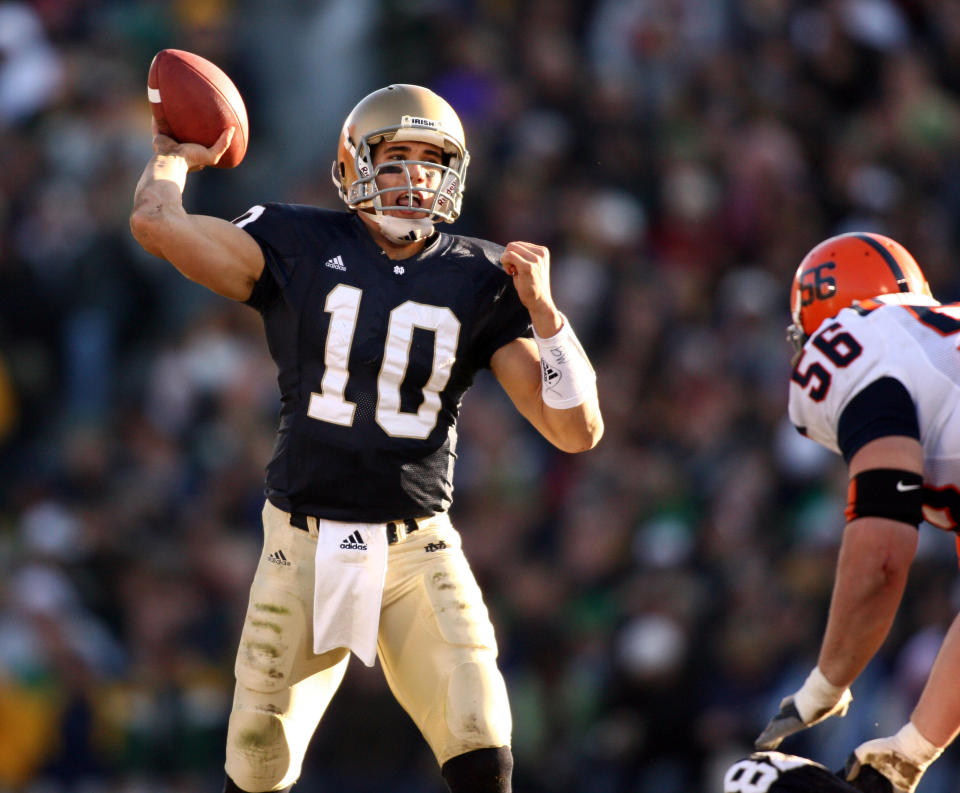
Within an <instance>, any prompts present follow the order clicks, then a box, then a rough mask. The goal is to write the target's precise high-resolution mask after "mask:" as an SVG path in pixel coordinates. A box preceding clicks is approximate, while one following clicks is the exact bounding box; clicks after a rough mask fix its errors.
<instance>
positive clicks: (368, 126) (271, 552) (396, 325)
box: [131, 85, 603, 793]
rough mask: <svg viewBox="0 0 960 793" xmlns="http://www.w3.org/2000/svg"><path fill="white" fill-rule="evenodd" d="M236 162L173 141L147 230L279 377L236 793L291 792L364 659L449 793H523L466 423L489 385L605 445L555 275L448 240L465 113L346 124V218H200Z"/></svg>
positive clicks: (535, 263)
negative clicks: (201, 196) (464, 441)
mask: <svg viewBox="0 0 960 793" xmlns="http://www.w3.org/2000/svg"><path fill="white" fill-rule="evenodd" d="M229 140H230V131H227V132H225V133H224V134H223V135H222V136H221V138H220V140H219V141H217V143H215V144H214V145H213V146H211V147H209V148H204V147H202V146H199V145H196V144H178V143H176V142H175V141H173V140H172V139H170V138H167V137H164V136H162V135H156V136H155V138H154V151H155V154H154V156H153V158H152V159H151V160H150V162H149V163H148V164H147V166H146V169H145V171H144V173H143V176H142V178H141V179H140V182H139V184H138V185H137V188H136V194H135V198H134V209H133V213H132V215H131V228H132V230H133V234H134V236H135V237H136V239H137V240H138V241H139V242H140V244H141V245H142V246H143V247H144V248H145V249H146V250H147V251H149V252H151V253H153V254H155V255H157V256H160V257H162V258H164V259H167V260H168V261H169V262H170V263H172V264H173V266H174V267H176V268H177V269H178V270H179V271H180V272H181V273H183V275H185V276H186V277H187V278H190V279H192V280H194V281H198V282H199V283H201V284H203V285H204V286H206V287H208V288H209V289H211V290H213V291H214V292H217V293H219V294H221V295H224V296H226V297H229V298H233V299H235V300H239V301H244V302H245V303H247V304H249V305H250V306H252V307H253V308H255V309H256V310H257V311H259V312H260V313H261V314H262V316H263V321H264V325H265V328H266V335H267V341H268V343H269V348H270V351H271V354H272V355H273V358H274V360H275V361H276V364H277V367H278V370H279V376H278V382H279V386H280V400H281V401H280V404H281V405H282V407H281V413H280V426H279V431H278V434H277V442H276V446H275V452H274V456H273V459H272V460H271V461H270V462H269V464H268V466H267V472H266V501H265V505H264V509H263V528H264V545H263V551H262V555H261V558H260V562H259V566H258V568H257V572H256V575H255V578H254V581H253V585H252V588H251V593H250V601H249V606H248V613H247V618H246V622H245V624H244V626H243V631H242V635H241V638H240V648H239V651H238V655H237V662H236V668H235V671H236V678H237V682H236V689H235V697H234V704H233V710H232V713H231V715H230V722H229V729H228V736H227V759H226V772H227V781H226V790H229V791H236V790H244V791H250V792H251V793H253V792H255V791H275V790H287V789H289V788H290V786H291V785H292V784H293V783H294V782H295V781H296V780H297V778H298V777H299V775H300V770H301V764H302V761H303V757H304V753H305V751H306V748H307V744H308V742H309V741H310V737H311V735H312V734H313V732H314V730H315V728H316V726H317V724H318V722H319V720H320V718H321V716H322V715H323V713H324V710H325V709H326V707H327V705H328V704H329V702H330V700H331V698H332V697H333V695H334V693H335V691H336V690H337V687H338V686H339V684H340V682H341V680H342V678H343V675H344V672H345V670H346V667H347V662H348V659H349V655H350V653H351V652H352V653H354V654H356V655H357V656H358V657H359V658H360V659H361V660H362V661H363V663H365V664H367V665H368V666H372V665H373V664H374V662H375V659H376V658H377V657H379V659H380V662H381V664H382V666H383V670H384V674H385V676H386V679H387V682H388V684H389V685H390V688H391V689H392V691H393V693H394V695H395V696H396V698H397V700H398V701H399V702H400V703H401V705H402V706H403V707H404V708H405V709H406V711H407V712H408V713H409V714H410V716H411V718H412V719H413V721H414V723H415V724H416V725H417V727H418V728H419V729H420V731H421V732H422V733H423V736H424V738H425V739H426V741H427V742H428V744H429V746H430V748H431V749H432V751H433V753H434V755H435V756H436V759H437V762H438V763H439V765H440V767H441V770H442V774H443V777H444V779H445V780H446V782H447V784H448V786H449V788H450V790H451V791H453V793H487V792H489V793H494V792H496V793H504V791H509V790H510V789H511V781H510V780H511V769H512V765H513V758H512V754H511V751H510V734H511V716H510V709H509V705H508V702H507V691H506V687H505V685H504V680H503V677H502V675H501V673H500V671H499V669H498V667H497V663H496V657H497V643H496V640H495V638H494V632H493V627H492V625H491V622H490V619H489V616H488V614H487V609H486V607H485V605H484V603H483V600H482V597H481V594H480V590H479V588H478V587H477V584H476V582H475V580H474V577H473V574H472V572H471V570H470V567H469V565H468V564H467V561H466V559H465V558H464V555H463V552H462V550H461V544H460V537H459V535H458V534H457V532H456V531H455V530H454V528H453V526H452V525H451V523H450V519H449V517H448V514H447V511H448V508H449V507H450V504H451V499H452V481H453V463H454V459H455V446H456V422H457V418H458V413H459V409H460V403H461V400H462V398H463V394H464V392H465V391H466V390H467V388H468V387H469V386H470V384H471V383H472V381H473V378H474V375H475V374H476V372H477V371H478V370H479V369H482V368H484V367H489V368H490V369H491V370H492V371H493V373H494V375H495V376H496V378H497V379H498V381H499V382H500V384H501V385H502V386H503V388H504V390H505V391H506V392H507V394H508V395H509V396H510V398H511V399H512V401H513V403H514V404H515V405H516V407H517V409H518V410H519V411H520V413H522V414H523V415H524V416H525V417H526V418H527V419H528V420H529V421H530V422H531V423H532V424H533V425H534V427H536V428H537V430H539V431H540V432H541V433H542V434H543V435H544V437H546V438H547V439H548V440H549V441H551V442H552V443H554V444H555V445H556V446H557V447H559V448H560V449H562V450H564V451H567V452H579V451H584V450H587V449H590V448H591V447H593V446H594V445H595V444H596V443H597V441H598V440H599V439H600V436H601V434H602V431H603V427H602V420H601V416H600V412H599V408H598V403H597V393H596V386H595V375H594V372H593V368H592V367H591V365H590V363H589V361H588V360H587V357H586V355H585V354H584V352H583V350H582V349H581V347H580V344H579V343H578V341H577V338H576V336H575V335H574V332H573V329H572V328H571V327H570V324H569V322H568V321H567V320H566V318H565V317H564V316H563V315H562V314H561V313H560V312H559V311H558V310H557V307H556V306H555V304H554V302H553V299H552V297H551V293H550V280H549V269H550V268H549V252H548V250H547V249H546V248H544V247H542V246H540V245H536V244H533V243H528V242H511V243H509V244H508V245H507V246H506V247H505V248H504V247H501V246H500V245H496V244H494V243H492V242H487V241H484V240H478V239H470V238H464V237H458V236H452V235H448V234H444V233H442V232H440V231H439V230H438V229H437V228H436V225H437V224H438V223H441V222H446V223H449V222H452V221H454V220H455V219H456V218H457V216H458V214H459V212H460V205H461V201H462V197H463V189H464V183H465V179H466V172H467V165H468V162H469V155H468V153H467V148H466V144H465V140H464V134H463V128H462V126H461V123H460V120H459V118H458V117H457V114H456V113H455V112H454V111H453V109H452V108H451V107H450V105H449V104H447V102H446V101H444V100H443V99H442V98H441V97H439V96H437V95H436V94H434V93H433V92H432V91H429V90H427V89H426V88H422V87H419V86H414V85H391V86H389V87H387V88H383V89H381V90H379V91H375V92H374V93H372V94H370V95H369V96H367V97H366V98H364V99H363V100H362V101H361V102H360V103H359V104H358V105H357V106H356V107H355V108H354V109H353V111H352V112H351V113H350V114H349V116H348V117H347V119H346V122H345V123H344V125H343V131H342V134H341V136H340V143H339V149H338V152H337V158H336V161H335V162H334V165H333V179H334V182H335V184H336V187H337V189H338V191H339V194H340V196H341V198H342V199H343V201H344V202H345V203H346V207H347V209H346V211H330V210H324V209H319V208H316V207H309V206H293V205H287V204H273V203H271V204H262V205H258V206H254V207H253V208H252V209H250V210H249V211H247V212H246V213H244V214H243V215H241V216H240V217H239V218H237V219H236V220H235V221H233V222H232V223H231V222H228V221H226V220H221V219H218V218H214V217H209V216H203V215H193V214H188V213H186V212H185V211H184V208H183V205H182V202H181V194H182V192H183V188H184V184H185V181H186V176H187V173H188V172H189V171H192V170H196V169H198V168H202V167H204V166H208V165H212V164H214V163H215V162H216V161H217V160H218V158H219V157H220V156H221V155H222V154H223V152H224V151H225V150H226V148H227V146H228V145H229ZM373 729H375V726H374V727H373ZM359 739H360V740H361V741H362V736H359Z"/></svg>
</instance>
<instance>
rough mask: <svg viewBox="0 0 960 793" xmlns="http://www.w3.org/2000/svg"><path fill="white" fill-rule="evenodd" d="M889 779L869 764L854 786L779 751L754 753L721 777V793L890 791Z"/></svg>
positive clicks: (878, 792)
mask: <svg viewBox="0 0 960 793" xmlns="http://www.w3.org/2000/svg"><path fill="white" fill-rule="evenodd" d="M891 790H892V788H891V786H890V781H889V780H888V779H887V778H886V777H884V776H882V775H881V774H880V772H878V771H877V770H876V769H874V768H871V767H869V766H866V767H864V769H863V771H862V772H861V774H860V776H859V778H858V780H857V785H856V787H854V786H853V785H852V784H850V783H849V782H845V781H844V780H843V778H842V777H841V776H840V775H839V774H835V773H833V772H832V771H830V770H828V769H827V768H826V767H825V766H822V765H820V763H815V762H814V761H813V760H808V759H807V758H805V757H798V756H797V755H792V754H782V753H781V752H754V753H753V754H751V755H750V756H749V757H744V758H743V759H741V760H738V761H737V762H736V763H734V764H733V765H732V766H730V768H729V769H727V773H726V774H725V775H724V777H723V793H891Z"/></svg>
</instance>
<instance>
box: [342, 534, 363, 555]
mask: <svg viewBox="0 0 960 793" xmlns="http://www.w3.org/2000/svg"><path fill="white" fill-rule="evenodd" d="M340 547H341V548H344V549H346V550H348V551H365V550H367V544H366V543H365V542H364V541H363V537H361V536H360V530H359V529H357V531H355V532H354V533H353V534H351V535H350V536H349V537H344V538H343V542H341V543H340Z"/></svg>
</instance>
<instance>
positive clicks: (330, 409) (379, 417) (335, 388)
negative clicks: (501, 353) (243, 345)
mask: <svg viewBox="0 0 960 793" xmlns="http://www.w3.org/2000/svg"><path fill="white" fill-rule="evenodd" d="M234 223H236V224H237V225H238V226H240V227H242V228H244V229H245V230H246V231H248V232H249V233H250V234H251V235H252V236H253V237H254V239H256V240H257V242H258V243H259V244H260V247H261V249H262V250H263V254H264V257H265V258H266V266H265V267H264V271H263V275H262V276H261V277H260V279H259V280H258V282H257V284H256V286H255V287H254V290H253V294H252V295H251V296H250V298H249V300H248V301H247V302H248V303H249V304H250V305H251V306H253V307H254V308H256V309H257V310H258V311H260V313H261V314H262V315H263V321H264V325H265V328H266V335H267V343H268V345H269V348H270V353H271V355H272V356H273V359H274V361H276V363H277V368H278V382H279V385H280V397H281V411H280V427H279V431H278V434H277V440H276V445H275V448H274V454H273V458H272V459H271V461H270V463H269V464H268V466H267V476H266V494H267V497H268V498H269V499H270V500H271V501H272V502H273V503H274V504H275V505H277V506H278V507H280V508H281V509H284V510H287V511H288V512H303V513H306V514H308V515H315V516H317V517H321V518H328V519H331V520H348V521H361V522H371V523H377V522H385V521H389V520H398V519H403V518H414V517H422V516H426V515H431V514H435V513H438V512H443V511H445V510H446V509H448V508H449V506H450V504H451V501H452V496H453V464H454V459H455V457H456V439H457V435H456V422H457V416H458V413H459V409H460V404H461V400H462V398H463V394H464V392H465V391H466V390H467V388H468V387H469V386H470V385H471V383H472V382H473V378H474V375H475V374H476V372H477V371H478V370H479V369H481V368H483V367H487V366H489V364H490V357H491V356H492V355H493V353H494V352H496V350H497V349H499V348H500V347H502V346H503V345H504V344H507V343H508V342H510V341H513V340H514V339H516V338H518V337H520V336H527V335H530V315H529V313H528V312H527V310H526V309H525V308H524V306H523V304H522V303H521V302H520V299H519V297H518V296H517V293H516V290H515V289H514V287H513V284H512V282H511V278H510V276H508V275H507V274H506V273H505V272H504V271H503V269H502V267H501V266H500V255H501V254H502V252H503V248H502V247H501V246H499V245H495V244H493V243H490V242H486V241H483V240H476V239H470V238H465V237H458V236H453V235H448V234H435V235H434V237H433V238H432V239H431V240H430V241H429V243H428V244H427V246H426V248H424V250H423V251H422V252H421V253H419V254H418V255H416V256H413V257H411V258H408V259H402V260H392V259H390V258H389V257H388V256H387V255H386V254H385V253H383V251H382V250H381V249H380V247H379V246H377V244H376V243H375V242H374V241H373V238H372V237H371V236H370V233H369V232H368V231H367V229H366V226H364V225H363V222H362V221H361V220H360V219H359V218H357V216H356V215H354V214H353V213H350V212H334V211H330V210H325V209H319V208H316V207H308V206H296V205H289V204H266V205H263V206H255V207H253V208H252V209H251V210H250V211H248V212H246V213H245V214H244V215H242V216H240V217H239V218H237V219H236V220H235V221H234Z"/></svg>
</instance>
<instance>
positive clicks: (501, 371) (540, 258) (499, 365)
mask: <svg viewBox="0 0 960 793" xmlns="http://www.w3.org/2000/svg"><path fill="white" fill-rule="evenodd" d="M549 257H550V254H549V251H547V249H546V248H544V247H543V246H540V245H534V244H532V243H526V242H511V243H510V244H509V245H507V247H506V249H505V250H504V253H503V256H502V257H501V262H502V263H503V266H504V270H505V271H506V272H507V273H509V274H510V275H512V276H513V279H514V286H515V287H516V289H517V294H518V295H519V297H520V301H521V302H522V303H523V304H524V306H525V307H526V308H527V310H528V311H529V312H530V319H531V321H532V323H533V330H534V333H535V334H536V336H537V337H539V338H538V341H533V340H531V339H514V340H513V341H512V342H510V343H508V344H505V345H504V346H503V347H501V348H500V349H499V350H497V351H496V352H495V353H494V354H493V356H492V357H491V359H490V368H491V370H492V371H493V373H494V375H495V376H496V378H497V380H498V381H499V382H500V384H501V385H502V386H503V389H504V390H505V391H506V392H507V395H508V396H509V397H510V399H511V400H512V401H513V404H514V405H516V407H517V410H519V411H520V413H521V414H522V415H523V416H524V417H525V418H526V419H527V420H528V421H529V422H530V423H531V424H533V426H534V427H536V428H537V430H538V431H539V432H540V434H541V435H543V436H544V437H545V438H546V439H547V440H548V441H550V442H551V443H552V444H553V445H554V446H556V447H557V448H558V449H561V450H563V451H565V452H582V451H586V450H588V449H592V448H593V447H594V446H596V445H597V443H598V442H599V440H600V438H601V436H602V435H603V419H602V417H601V415H600V406H599V403H598V401H597V389H596V383H595V376H594V374H593V369H592V367H591V366H590V363H589V361H588V360H587V359H586V355H585V354H584V353H583V350H582V349H581V348H580V345H579V342H577V340H576V337H575V336H574V335H573V333H572V329H571V328H569V327H568V326H566V320H565V318H564V317H563V315H562V314H561V313H560V312H559V311H558V310H557V307H556V306H555V305H554V303H553V298H552V297H551V295H550V264H549V263H550V258H549ZM558 334H559V335H558ZM550 350H553V351H556V352H557V354H558V355H559V358H558V359H557V360H555V361H554V362H553V363H555V364H556V367H557V368H558V369H559V368H561V367H563V371H561V372H560V374H561V376H562V377H563V378H566V379H565V380H564V381H563V384H564V388H565V389H566V388H567V386H568V385H569V386H570V390H569V391H564V393H563V394H562V396H561V398H559V399H558V398H557V395H551V394H545V392H544V377H545V375H544V372H543V367H542V365H541V354H542V352H543V351H550ZM564 356H565V357H566V359H569V360H563V362H562V363H561V360H562V359H564ZM574 358H576V360H573V359H574ZM555 373H556V372H554V374H555ZM550 402H553V403H554V405H551V404H549V403H550ZM566 402H569V403H571V404H570V406H566ZM557 405H562V406H557Z"/></svg>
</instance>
